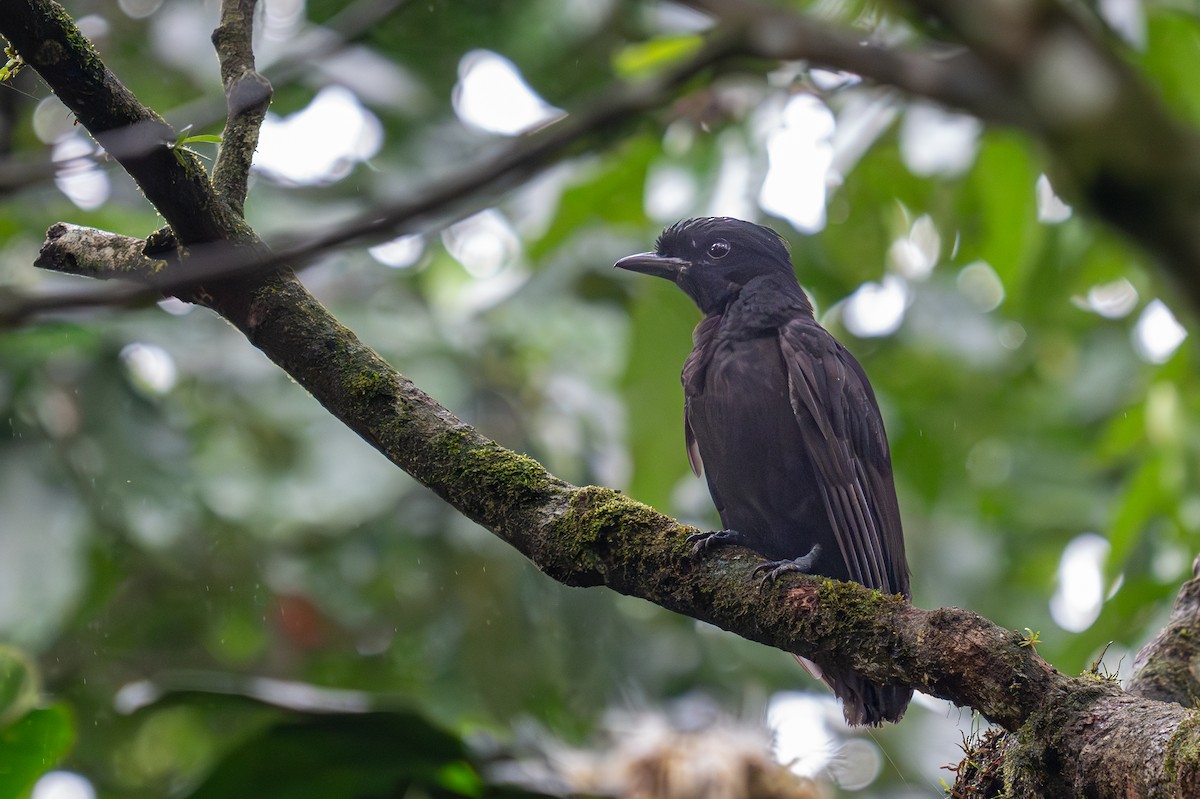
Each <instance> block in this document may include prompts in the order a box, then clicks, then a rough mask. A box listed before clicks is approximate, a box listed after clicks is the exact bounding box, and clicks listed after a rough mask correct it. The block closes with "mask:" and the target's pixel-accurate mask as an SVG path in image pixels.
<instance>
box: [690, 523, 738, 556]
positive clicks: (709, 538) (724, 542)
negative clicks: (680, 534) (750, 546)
mask: <svg viewBox="0 0 1200 799" xmlns="http://www.w3.org/2000/svg"><path fill="white" fill-rule="evenodd" d="M687 542H688V543H689V544H691V545H692V557H693V558H698V557H700V556H701V555H703V554H704V553H705V552H707V551H708V550H710V549H716V548H717V547H724V546H729V545H730V544H741V543H742V534H741V533H739V532H738V531H737V530H713V531H712V532H708V533H692V534H691V535H689V536H688V537H687Z"/></svg>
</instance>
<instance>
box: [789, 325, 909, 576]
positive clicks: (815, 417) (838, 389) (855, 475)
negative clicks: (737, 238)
mask: <svg viewBox="0 0 1200 799" xmlns="http://www.w3.org/2000/svg"><path fill="white" fill-rule="evenodd" d="M779 345H780V350H781V352H782V354H783V360H784V363H785V364H786V366H787V371H788V392H789V398H790V399H791V404H792V410H793V412H794V413H795V415H796V421H797V423H798V424H799V425H800V431H801V436H802V438H803V440H804V445H805V448H806V449H807V451H808V454H809V456H810V457H811V458H812V462H813V465H814V468H815V472H816V476H817V482H818V484H819V485H820V488H821V496H822V500H823V501H824V504H825V511H826V513H828V515H829V522H830V525H831V526H832V527H833V531H834V535H835V537H836V540H837V545H838V548H839V549H840V551H841V555H842V557H843V558H844V559H845V562H846V566H847V568H848V570H849V574H850V577H851V578H852V579H854V580H856V581H857V582H860V583H862V584H863V585H866V586H868V587H870V588H879V589H881V590H885V591H889V592H900V593H904V594H907V593H908V566H907V564H906V563H905V559H904V541H903V537H902V536H903V533H902V530H901V526H900V509H899V506H898V505H897V502H896V489H895V487H894V485H893V483H892V465H891V458H890V455H889V452H888V443H887V436H886V434H885V432H884V429H883V419H882V417H881V416H880V414H879V406H878V405H877V404H876V402H875V394H874V392H873V391H872V390H871V385H870V383H868V382H867V377H866V374H865V373H864V372H863V370H862V367H861V366H859V365H858V362H857V361H855V360H854V357H853V356H851V355H850V353H849V352H848V351H847V350H846V348H845V347H843V346H842V345H841V344H840V343H838V341H837V340H836V339H834V338H833V336H831V335H830V334H829V333H828V332H827V331H826V330H825V329H824V328H822V327H821V326H820V325H818V324H817V323H816V322H814V321H811V320H796V321H793V322H789V323H788V324H786V325H784V326H782V327H781V328H780V331H779Z"/></svg>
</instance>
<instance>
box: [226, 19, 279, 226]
mask: <svg viewBox="0 0 1200 799" xmlns="http://www.w3.org/2000/svg"><path fill="white" fill-rule="evenodd" d="M257 4H258V0H223V2H222V3H221V23H220V25H218V26H217V29H216V30H214V31H213V35H212V42H213V47H215V48H216V51H217V58H218V59H219V60H220V62H221V83H222V84H223V85H224V86H225V100H226V107H227V108H228V116H227V117H226V120H225V130H224V132H223V133H222V134H221V149H220V150H219V151H218V152H217V163H216V165H215V166H214V167H213V184H214V185H215V186H216V187H217V193H218V194H220V195H221V197H222V198H223V199H224V200H225V202H227V203H229V205H230V207H231V208H233V210H235V211H236V212H237V213H238V214H239V215H240V214H242V213H243V206H244V205H245V202H246V185H247V183H248V181H249V180H250V163H251V162H252V161H253V160H254V150H255V148H257V147H258V131H259V128H261V127H262V123H263V120H264V119H266V116H267V106H268V105H270V103H271V84H270V82H269V81H267V79H266V78H264V77H263V76H262V75H260V74H259V73H258V72H257V71H256V70H255V69H254V49H253V47H252V43H251V39H252V35H253V31H254V8H255V6H256V5H257Z"/></svg>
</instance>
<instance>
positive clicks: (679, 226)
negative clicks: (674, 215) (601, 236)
mask: <svg viewBox="0 0 1200 799" xmlns="http://www.w3.org/2000/svg"><path fill="white" fill-rule="evenodd" d="M616 266H617V268H619V269H628V270H629V271H631V272H641V273H642V274H644V275H655V276H657V277H663V278H666V279H667V280H670V281H672V282H674V283H675V284H676V285H678V286H679V287H680V288H681V289H683V290H684V291H685V292H686V293H687V295H688V296H689V297H691V298H692V300H694V301H695V303H696V305H698V306H699V307H700V310H701V311H703V312H704V313H705V314H713V313H721V312H722V311H724V310H725V309H726V308H727V307H728V306H729V304H730V303H731V302H733V301H734V300H735V299H737V296H738V294H740V293H741V290H742V288H744V287H745V285H746V284H747V283H749V282H750V281H751V280H754V279H755V278H759V277H765V276H771V275H774V276H782V277H784V278H785V279H786V280H790V282H791V283H795V280H796V278H795V273H794V272H793V271H792V261H791V258H790V257H789V256H788V251H787V245H786V244H785V243H784V241H783V238H781V237H780V235H779V234H778V233H776V232H775V231H774V230H771V229H770V228H768V227H763V226H762V225H756V224H754V223H753V222H744V221H742V220H741V219H731V218H730V217H700V218H696V219H685V220H683V221H681V222H676V223H675V224H673V225H671V226H670V227H668V228H667V229H666V230H664V231H663V232H662V235H661V236H659V237H658V241H657V242H655V244H654V250H653V251H652V252H642V253H638V254H636V255H628V256H626V257H624V258H622V259H621V260H619V261H617V263H616Z"/></svg>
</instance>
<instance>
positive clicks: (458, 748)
mask: <svg viewBox="0 0 1200 799" xmlns="http://www.w3.org/2000/svg"><path fill="white" fill-rule="evenodd" d="M482 785H483V781H482V778H481V777H480V776H479V774H478V773H477V772H476V771H475V769H474V768H473V767H472V766H471V765H470V764H469V763H468V762H467V760H466V749H465V747H464V746H463V744H462V742H461V741H460V740H459V739H458V738H457V737H455V736H454V735H451V734H450V733H448V732H445V731H444V730H441V729H438V728H437V727H434V726H433V725H431V724H429V723H428V722H427V721H425V720H424V719H422V718H421V717H419V716H417V715H414V714H409V713H382V712H380V713H362V714H310V715H308V716H305V717H302V718H298V719H296V720H293V721H287V722H283V723H280V724H277V725H274V726H272V727H270V728H268V729H266V730H265V731H263V732H262V733H260V734H259V735H257V736H254V737H252V738H250V739H249V740H247V741H245V742H244V743H243V744H242V745H240V746H238V747H237V748H236V749H234V750H233V751H231V752H230V753H229V754H228V755H226V757H225V758H224V759H223V760H222V761H221V762H220V763H219V764H218V765H217V767H216V768H215V769H214V770H213V771H212V773H211V774H209V776H208V778H207V779H206V780H204V782H203V783H202V784H201V785H200V786H199V787H198V788H197V789H196V790H195V791H194V792H192V793H191V794H189V796H190V797H191V799H208V798H209V797H212V799H217V798H218V797H221V799H224V797H228V796H234V795H237V796H255V797H258V799H309V798H310V797H311V799H343V798H344V799H355V798H356V797H362V796H403V795H405V794H406V791H408V790H410V789H411V788H413V787H414V786H421V787H423V788H431V787H436V788H437V789H439V791H440V793H441V795H449V796H461V797H476V796H480V795H481V793H482ZM417 792H418V791H414V793H417ZM426 792H428V791H426Z"/></svg>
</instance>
